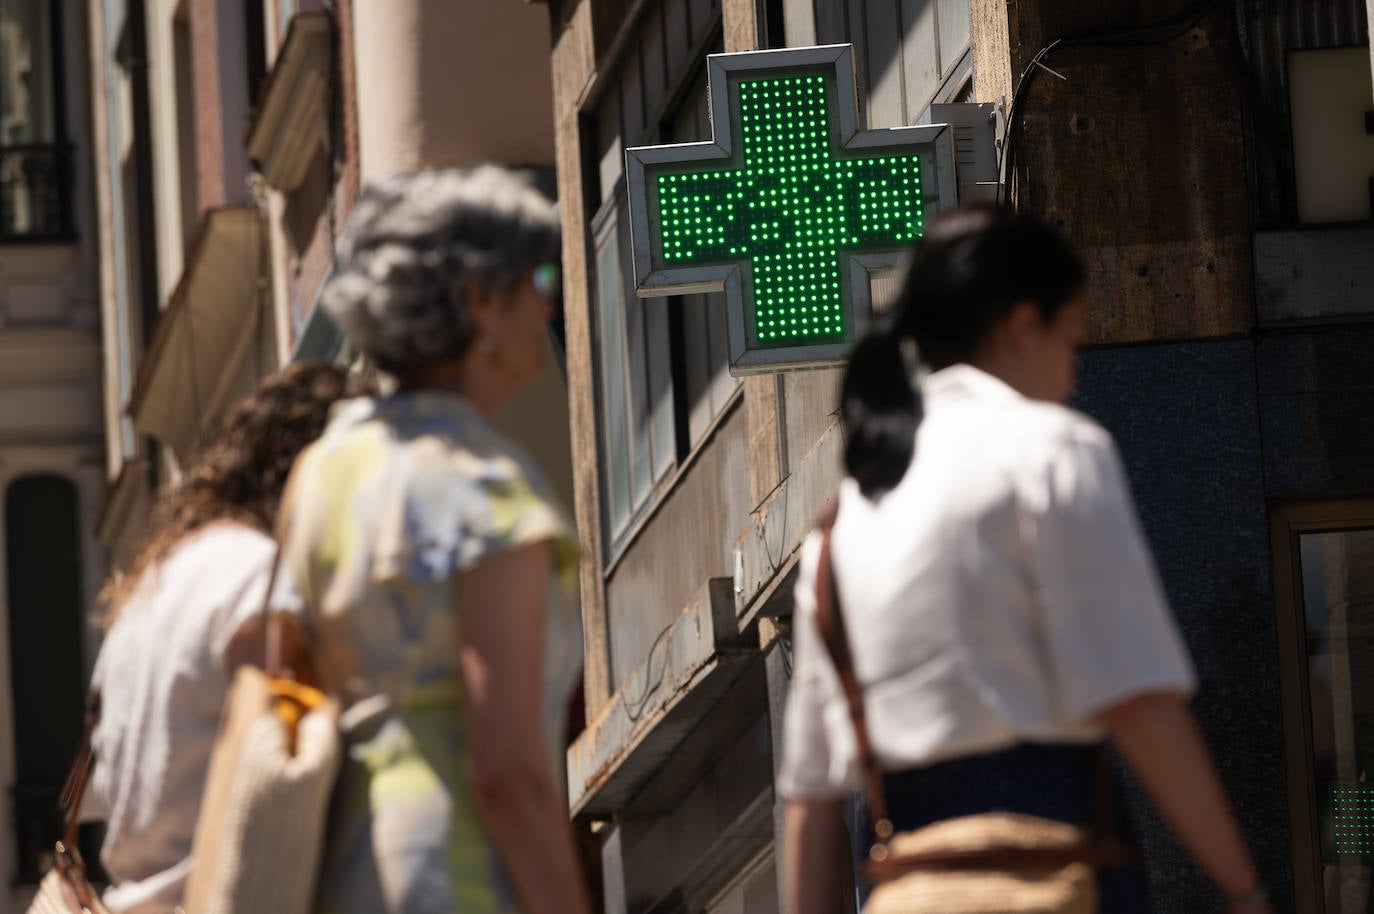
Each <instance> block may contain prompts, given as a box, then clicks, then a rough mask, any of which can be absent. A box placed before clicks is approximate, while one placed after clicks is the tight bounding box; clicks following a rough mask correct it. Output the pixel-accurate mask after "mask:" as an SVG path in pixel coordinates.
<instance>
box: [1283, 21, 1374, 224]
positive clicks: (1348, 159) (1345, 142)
mask: <svg viewBox="0 0 1374 914" xmlns="http://www.w3.org/2000/svg"><path fill="white" fill-rule="evenodd" d="M1288 92H1289V102H1290V108H1291V110H1292V124H1293V164H1294V173H1295V175H1296V182H1297V196H1298V221H1299V222H1301V223H1303V224H1305V225H1312V224H1320V223H1333V222H1366V221H1369V220H1371V219H1374V86H1371V79H1370V61H1369V47H1368V46H1367V45H1366V46H1359V47H1352V48H1323V49H1320V50H1311V51H1291V52H1290V53H1289V55H1288Z"/></svg>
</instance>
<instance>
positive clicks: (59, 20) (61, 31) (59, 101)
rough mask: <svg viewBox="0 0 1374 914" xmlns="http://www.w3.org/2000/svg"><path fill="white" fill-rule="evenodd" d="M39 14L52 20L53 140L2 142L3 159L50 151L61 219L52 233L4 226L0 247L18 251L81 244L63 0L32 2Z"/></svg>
mask: <svg viewBox="0 0 1374 914" xmlns="http://www.w3.org/2000/svg"><path fill="white" fill-rule="evenodd" d="M32 2H33V3H34V5H35V6H37V7H38V11H39V14H40V15H42V14H44V13H46V14H47V16H48V45H49V47H48V53H49V55H50V61H51V71H52V72H51V75H50V79H51V82H52V85H51V92H52V111H51V112H50V113H51V115H52V134H53V135H52V138H51V139H50V140H46V141H40V142H34V143H16V144H14V145H5V144H4V142H3V138H0V159H3V157H4V155H5V154H6V153H9V152H18V153H21V154H22V152H23V151H24V150H31V151H47V152H48V153H49V154H50V155H51V156H52V159H53V163H54V167H55V169H56V171H57V174H58V176H59V183H58V192H57V200H58V209H59V214H58V219H59V223H60V224H59V225H58V226H57V227H56V229H54V230H52V231H45V232H25V233H19V234H9V233H7V232H5V231H4V229H3V226H2V225H0V247H17V246H22V245H35V244H39V245H41V244H69V243H72V242H74V241H76V240H77V237H78V236H77V230H76V211H75V205H74V204H75V199H76V195H75V188H74V183H75V180H76V155H75V149H74V147H73V145H72V143H71V139H70V137H71V134H70V131H69V130H68V127H67V68H66V54H65V53H64V52H65V50H66V47H65V42H64V40H63V39H64V36H65V35H66V17H65V15H64V14H63V6H64V4H63V2H62V0H32Z"/></svg>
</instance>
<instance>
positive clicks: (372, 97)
mask: <svg viewBox="0 0 1374 914" xmlns="http://www.w3.org/2000/svg"><path fill="white" fill-rule="evenodd" d="M14 2H18V0H2V2H0V9H6V10H7V9H9V5H10V4H12V3H14ZM31 5H32V6H33V7H34V8H36V9H37V8H43V7H45V6H46V0H33V2H32V4H31ZM70 5H71V7H72V10H71V16H70V21H71V22H73V23H76V24H78V25H80V26H84V28H85V31H87V32H89V35H90V42H89V47H88V50H85V51H82V53H81V54H79V55H76V56H75V57H74V60H75V61H76V62H77V63H78V64H80V65H82V67H83V68H84V67H88V68H89V78H88V80H87V82H88V84H89V86H90V92H91V96H92V99H93V104H92V110H91V112H90V115H89V120H90V123H91V125H92V131H93V133H94V153H95V155H94V158H95V163H94V175H93V177H92V178H90V179H88V188H91V187H93V196H94V199H95V206H94V207H93V212H92V213H91V214H90V215H89V216H85V217H84V218H89V219H90V220H91V223H92V226H91V227H92V230H93V231H92V233H91V235H92V238H93V239H94V238H98V241H99V244H98V248H97V247H96V246H95V245H94V243H93V244H92V247H91V257H92V271H93V275H96V274H97V273H98V277H99V281H98V283H96V282H94V281H93V282H91V283H90V286H89V288H88V289H87V293H86V294H87V296H88V301H87V309H88V311H89V312H90V315H89V319H90V324H89V331H88V332H87V334H86V337H87V338H88V341H89V344H90V346H91V347H92V348H91V350H90V353H89V358H90V361H91V365H92V368H93V370H101V369H102V368H103V384H101V383H99V382H97V384H96V386H95V387H93V388H92V389H93V390H94V391H96V394H97V395H98V394H99V393H100V391H101V390H102V389H103V403H102V402H101V401H99V400H97V401H95V406H94V409H95V413H94V422H95V424H94V426H93V429H94V437H93V438H92V446H93V447H94V451H93V454H94V455H95V456H94V457H92V458H90V459H89V460H88V463H89V472H90V473H91V474H92V477H91V485H92V490H93V495H94V496H95V497H94V498H93V500H92V504H93V505H95V506H96V507H95V510H96V511H97V512H98V515H96V517H98V532H99V539H100V543H101V544H102V545H103V546H104V547H105V549H106V551H107V553H108V555H109V558H110V566H111V567H112V568H113V569H114V570H115V573H118V570H119V569H121V568H122V567H124V566H125V564H126V563H127V562H128V561H129V559H130V558H132V555H133V552H134V550H135V549H136V548H137V546H138V544H139V542H140V538H141V536H142V535H143V533H144V525H145V523H146V519H147V516H148V511H149V508H150V506H151V504H152V499H153V498H154V497H155V493H156V492H157V490H158V489H159V488H160V487H162V486H165V485H168V484H174V483H175V481H176V480H177V479H178V478H179V477H180V474H181V472H182V471H183V468H185V467H187V466H188V465H190V464H191V463H192V462H193V461H194V460H195V459H196V457H197V455H198V453H199V451H200V450H201V448H202V447H203V445H204V444H205V443H206V441H208V440H209V438H210V436H212V435H213V434H214V432H215V429H216V428H217V426H218V423H219V422H220V420H221V418H222V416H223V415H224V413H225V410H226V409H227V408H228V407H229V406H230V405H231V404H233V403H234V401H235V400H237V399H238V398H240V397H242V396H243V395H245V394H247V393H249V392H250V391H251V390H252V389H253V387H254V386H255V385H256V383H257V382H258V381H259V380H260V379H261V378H262V377H263V376H265V375H266V374H268V373H270V372H272V371H275V370H277V369H278V368H280V367H281V366H283V365H285V364H287V363H289V362H291V361H292V360H296V359H306V358H310V359H326V360H339V361H346V362H351V363H353V364H357V360H356V359H355V358H353V355H352V353H350V352H348V351H347V349H346V346H345V344H344V341H343V339H342V337H341V336H340V335H339V334H338V332H337V331H336V330H335V329H334V328H333V327H332V326H331V325H330V323H329V321H328V320H327V319H326V318H325V317H324V315H323V314H322V313H321V312H320V310H319V308H318V300H319V296H320V291H321V289H322V288H323V286H324V284H325V282H326V281H327V280H328V277H329V275H330V273H331V271H332V269H333V262H334V256H335V251H336V249H337V246H338V243H339V239H340V237H341V235H342V233H343V231H344V229H345V226H346V223H347V220H348V217H349V214H350V212H351V210H352V207H353V203H354V200H355V199H356V198H357V196H358V194H359V192H360V190H361V188H362V186H363V184H364V182H365V181H366V179H367V178H369V177H372V176H375V175H379V174H384V173H388V172H396V171H416V170H421V169H428V168H440V167H450V166H460V165H465V164H471V163H476V162H489V161H494V162H499V163H502V164H505V165H508V166H510V167H513V168H520V169H525V170H527V171H528V172H530V174H531V180H533V181H535V182H537V183H538V184H539V186H540V187H541V188H542V189H544V190H546V191H547V192H548V193H549V194H550V195H553V194H554V193H555V192H556V188H555V185H554V181H553V164H554V144H553V128H552V124H553V119H552V114H551V111H552V87H551V81H550V78H549V64H548V61H549V56H550V32H549V28H548V15H547V10H546V9H545V8H544V7H542V6H538V5H530V4H527V3H524V2H522V0H499V2H491V3H481V4H468V3H464V4H447V3H433V2H428V0H249V2H246V3H245V2H229V0H89V2H87V3H79V2H75V0H73V2H71V3H70ZM5 59H6V60H8V58H5ZM71 72H72V74H73V75H72V76H71V77H70V78H71V79H73V80H74V81H75V84H76V85H78V86H81V85H82V82H81V80H82V79H87V75H86V72H85V71H84V70H83V69H73V70H72V71H71ZM498 79H499V80H500V81H501V82H502V83H503V84H504V85H505V86H506V88H507V90H508V91H507V92H506V93H504V94H503V93H497V92H492V91H488V90H487V88H486V87H488V86H489V85H490V84H491V83H492V82H493V81H494V80H498ZM455 87H457V88H455ZM83 116H84V115H83ZM6 161H8V159H7V160H6ZM7 187H8V185H7ZM4 240H5V239H4V238H3V237H0V258H2V257H4V256H5V248H4V247H3V241H4ZM2 263H3V262H0V264H2ZM67 272H68V273H69V274H70V273H71V272H72V271H71V270H70V268H68V270H67ZM0 277H3V274H2V273H0ZM97 313H98V314H99V315H100V317H101V322H100V332H99V335H97V331H96V324H95V315H96V314H97ZM554 329H555V328H551V333H550V346H551V347H554V346H558V347H561V342H560V336H561V331H560V332H558V333H556V332H553V330H554ZM3 345H4V335H3V331H0V346H3ZM34 355H35V357H37V353H35V354H34ZM102 357H103V358H102ZM551 363H552V364H554V365H555V366H556V365H558V364H559V363H561V354H560V358H559V359H555V360H551ZM47 369H48V370H54V369H52V367H51V366H47ZM3 370H8V369H0V371H3ZM362 370H365V366H363V367H362ZM0 396H3V394H0ZM102 407H103V408H102ZM3 409H4V405H3V401H0V434H3V428H4V420H3ZM102 423H103V437H104V444H105V448H104V450H105V459H104V461H103V462H102V461H101V459H100V443H101V430H102ZM498 425H500V426H501V427H502V428H503V429H504V430H505V431H506V432H507V433H508V434H510V435H511V436H513V437H514V438H515V439H516V440H518V441H520V442H521V443H522V444H524V445H525V447H526V448H527V449H528V450H529V451H530V452H531V453H532V455H533V456H534V457H535V458H536V459H537V460H538V461H539V462H540V463H541V464H542V465H543V466H544V468H545V470H546V471H547V472H548V474H549V476H550V478H551V480H552V482H553V484H554V487H555V488H556V489H557V490H558V491H560V492H561V493H563V494H564V496H565V497H566V499H567V501H568V502H569V503H571V500H572V487H571V479H572V473H571V457H570V452H569V434H568V428H569V423H568V414H567V394H566V387H565V382H564V380H563V375H562V373H561V370H560V369H558V368H557V367H554V368H551V369H550V371H549V373H548V374H547V375H546V376H545V377H544V378H542V379H541V380H540V381H539V382H538V383H537V384H536V385H535V386H534V387H533V388H532V389H531V390H529V391H527V392H525V393H524V394H523V395H522V396H521V398H520V399H519V402H516V403H512V404H510V406H509V407H508V408H507V410H506V411H505V413H504V414H503V415H502V416H501V417H499V418H498ZM3 446H4V439H3V438H0V455H3V454H4V453H5V452H4V451H3ZM0 459H4V458H3V457H2V456H0ZM3 472H8V471H7V470H6V469H5V467H4V466H3V465H0V473H3ZM102 502H103V505H104V507H103V509H102V508H101V507H100V505H101V504H102ZM94 519H95V517H93V518H92V520H93V521H94ZM92 526H95V524H94V523H93V524H92ZM101 576H102V575H101V573H100V571H98V570H97V571H93V572H92V573H91V575H90V580H91V581H92V582H93V583H94V584H95V585H96V586H98V585H99V583H100V579H101ZM87 602H89V601H87ZM79 697H80V696H79V695H78V698H79ZM78 708H79V705H78ZM0 713H3V712H0ZM0 732H3V730H2V729H0ZM0 764H4V762H3V761H0ZM66 764H67V762H65V761H64V762H61V763H60V764H58V765H57V766H56V768H55V769H54V770H60V769H61V768H62V767H63V766H65V765H66ZM0 840H3V839H0ZM2 851H3V847H0V852H2ZM91 856H92V855H88V857H91ZM0 910H4V908H3V907H0Z"/></svg>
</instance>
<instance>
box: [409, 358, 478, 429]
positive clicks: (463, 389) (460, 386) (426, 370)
mask: <svg viewBox="0 0 1374 914" xmlns="http://www.w3.org/2000/svg"><path fill="white" fill-rule="evenodd" d="M474 368H475V366H474V365H473V363H472V360H471V359H464V360H463V361H461V362H434V363H431V364H429V365H426V366H424V367H423V368H417V369H414V370H411V371H397V372H393V375H394V376H395V378H396V390H397V392H398V393H416V392H419V391H425V390H435V391H440V392H443V393H450V394H456V395H457V396H460V397H462V398H463V399H464V400H467V401H468V402H469V403H471V404H472V406H473V408H474V409H476V410H477V412H479V413H481V414H482V415H483V416H485V417H487V418H491V417H492V416H494V415H496V411H497V410H498V409H499V408H500V406H501V403H502V402H503V401H504V400H505V393H504V391H502V390H501V389H499V385H497V384H496V383H494V379H492V378H491V377H490V376H488V375H485V374H484V373H483V372H481V371H477V370H474Z"/></svg>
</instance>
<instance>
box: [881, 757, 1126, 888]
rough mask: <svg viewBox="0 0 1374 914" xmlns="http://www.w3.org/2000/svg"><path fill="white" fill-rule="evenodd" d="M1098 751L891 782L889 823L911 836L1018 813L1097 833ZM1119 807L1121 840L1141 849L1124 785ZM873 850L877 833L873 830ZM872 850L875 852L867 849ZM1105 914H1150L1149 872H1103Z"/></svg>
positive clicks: (955, 768) (953, 767)
mask: <svg viewBox="0 0 1374 914" xmlns="http://www.w3.org/2000/svg"><path fill="white" fill-rule="evenodd" d="M1100 752H1101V750H1100V748H1099V747H1097V746H1070V745H1038V744H1033V743H1026V744H1023V745H1019V746H1016V747H1013V748H1011V749H1005V750H1002V751H999V752H990V753H988V754H986V755H974V756H968V757H965V758H960V759H954V760H952V761H948V762H941V763H939V764H937V765H931V766H929V767H926V768H917V769H913V770H910V771H903V772H897V773H894V774H887V775H884V777H883V787H884V791H885V793H886V797H887V807H888V816H889V818H891V820H892V824H893V826H894V827H895V828H896V829H897V831H909V830H913V829H917V828H920V827H922V826H924V825H929V824H931V823H932V822H940V821H943V820H945V819H954V818H958V817H960V816H971V815H977V814H979V813H985V812H1011V813H1020V814H1022V815H1028V816H1039V817H1041V818H1045V819H1055V820H1057V821H1060V822H1068V823H1071V824H1074V825H1085V826H1091V825H1092V824H1093V822H1094V821H1095V819H1096V815H1095V810H1094V803H1093V798H1094V793H1095V791H1094V784H1095V783H1096V778H1097V775H1098V770H1099V769H1098V766H1099V764H1100ZM1114 786H1116V791H1115V799H1116V801H1117V809H1118V813H1117V816H1116V819H1117V822H1118V823H1119V837H1121V838H1122V839H1123V840H1124V841H1126V842H1127V843H1129V844H1132V845H1134V844H1136V841H1135V839H1134V836H1133V835H1132V834H1131V832H1130V827H1129V825H1128V822H1127V815H1126V808H1125V804H1124V801H1123V799H1122V796H1121V790H1120V786H1119V785H1114ZM868 835H869V842H868V843H869V844H871V842H872V825H871V823H869V825H868ZM865 846H866V847H867V846H868V845H865ZM1098 886H1099V888H1100V890H1101V899H1102V900H1101V905H1100V907H1099V909H1098V910H1099V914H1150V911H1151V908H1150V898H1149V883H1148V880H1147V879H1146V875H1145V871H1144V869H1143V868H1141V867H1129V868H1122V869H1112V870H1099V871H1098Z"/></svg>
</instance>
